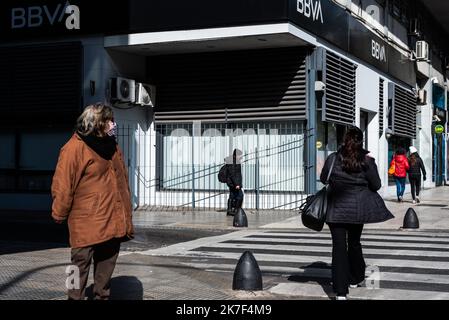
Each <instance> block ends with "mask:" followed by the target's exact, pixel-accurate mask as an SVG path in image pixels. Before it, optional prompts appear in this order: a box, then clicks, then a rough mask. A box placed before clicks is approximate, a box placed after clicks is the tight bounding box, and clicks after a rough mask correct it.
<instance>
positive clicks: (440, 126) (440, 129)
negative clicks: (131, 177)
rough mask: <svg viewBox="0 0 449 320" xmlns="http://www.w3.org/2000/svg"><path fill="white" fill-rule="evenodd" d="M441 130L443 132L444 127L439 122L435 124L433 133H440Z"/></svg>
mask: <svg viewBox="0 0 449 320" xmlns="http://www.w3.org/2000/svg"><path fill="white" fill-rule="evenodd" d="M443 132H444V127H443V126H442V125H441V124H439V125H436V126H435V133H436V134H441V133H443Z"/></svg>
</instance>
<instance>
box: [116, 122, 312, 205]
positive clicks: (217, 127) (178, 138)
mask: <svg viewBox="0 0 449 320" xmlns="http://www.w3.org/2000/svg"><path fill="white" fill-rule="evenodd" d="M154 129H155V130H154V131H153V130H148V131H146V130H142V128H139V127H137V126H136V125H135V124H132V125H131V124H130V125H121V126H119V128H118V141H119V144H120V148H121V149H122V150H123V153H124V157H125V159H126V160H125V161H126V162H127V164H128V172H129V179H130V181H129V182H130V186H131V190H132V194H133V202H134V205H135V206H141V207H142V206H143V207H145V206H150V207H153V208H155V209H156V210H164V208H165V209H167V210H173V209H175V210H178V209H179V210H188V209H189V208H195V209H219V208H222V209H223V208H226V206H227V199H228V195H229V189H228V188H227V186H226V184H223V183H219V182H218V180H217V174H218V171H219V169H220V167H221V166H222V165H223V164H224V158H225V157H226V156H228V155H230V154H231V153H232V150H233V149H234V148H238V149H240V150H242V151H243V154H244V157H243V159H242V177H243V188H244V190H245V200H244V205H245V208H249V209H294V208H297V207H299V206H300V204H301V203H302V201H303V200H304V199H305V196H306V195H305V194H304V188H305V187H304V184H305V176H304V170H305V169H304V168H306V167H307V166H306V164H305V162H304V141H305V139H306V137H305V130H304V123H303V122H297V121H283V122H258V123H246V124H244V123H228V124H223V123H209V124H208V123H194V124H187V123H179V124H176V123H174V124H158V125H156V126H155V128H154ZM192 132H193V133H194V134H193V135H192Z"/></svg>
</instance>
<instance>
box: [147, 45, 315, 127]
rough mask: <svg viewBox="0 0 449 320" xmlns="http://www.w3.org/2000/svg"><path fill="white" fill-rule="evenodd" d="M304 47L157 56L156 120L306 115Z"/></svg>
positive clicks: (154, 61)
mask: <svg viewBox="0 0 449 320" xmlns="http://www.w3.org/2000/svg"><path fill="white" fill-rule="evenodd" d="M305 60H306V52H305V50H304V49H303V48H284V49H269V50H251V51H233V52H219V53H203V54H187V55H172V56H163V57H156V58H152V59H151V60H150V68H151V70H150V71H151V72H150V74H153V75H154V79H153V81H154V83H155V84H156V86H157V98H156V108H155V122H156V123H173V122H192V121H194V120H201V121H204V122H228V121H229V122H236V121H254V120H279V119H305V118H306V67H305Z"/></svg>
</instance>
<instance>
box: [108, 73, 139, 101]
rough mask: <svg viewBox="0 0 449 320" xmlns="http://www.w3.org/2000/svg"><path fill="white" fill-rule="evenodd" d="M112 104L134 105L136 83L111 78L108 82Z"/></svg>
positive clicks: (119, 78) (129, 80)
mask: <svg viewBox="0 0 449 320" xmlns="http://www.w3.org/2000/svg"><path fill="white" fill-rule="evenodd" d="M109 88H110V93H111V100H112V101H113V102H117V101H118V102H128V103H134V102H135V100H136V82H135V81H134V80H131V79H126V78H122V77H116V78H111V79H110V82H109Z"/></svg>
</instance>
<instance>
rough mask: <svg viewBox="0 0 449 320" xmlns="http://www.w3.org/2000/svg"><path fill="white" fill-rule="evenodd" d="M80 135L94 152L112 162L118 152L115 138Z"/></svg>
mask: <svg viewBox="0 0 449 320" xmlns="http://www.w3.org/2000/svg"><path fill="white" fill-rule="evenodd" d="M78 135H79V136H80V138H81V139H83V141H84V142H85V143H86V144H87V145H88V146H89V147H90V148H91V149H92V150H94V151H95V152H96V153H97V154H98V155H99V156H100V157H102V158H103V159H105V160H111V159H112V156H113V155H114V153H115V151H116V150H117V142H116V141H115V137H113V136H104V137H97V136H94V135H88V136H83V135H82V134H78Z"/></svg>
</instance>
